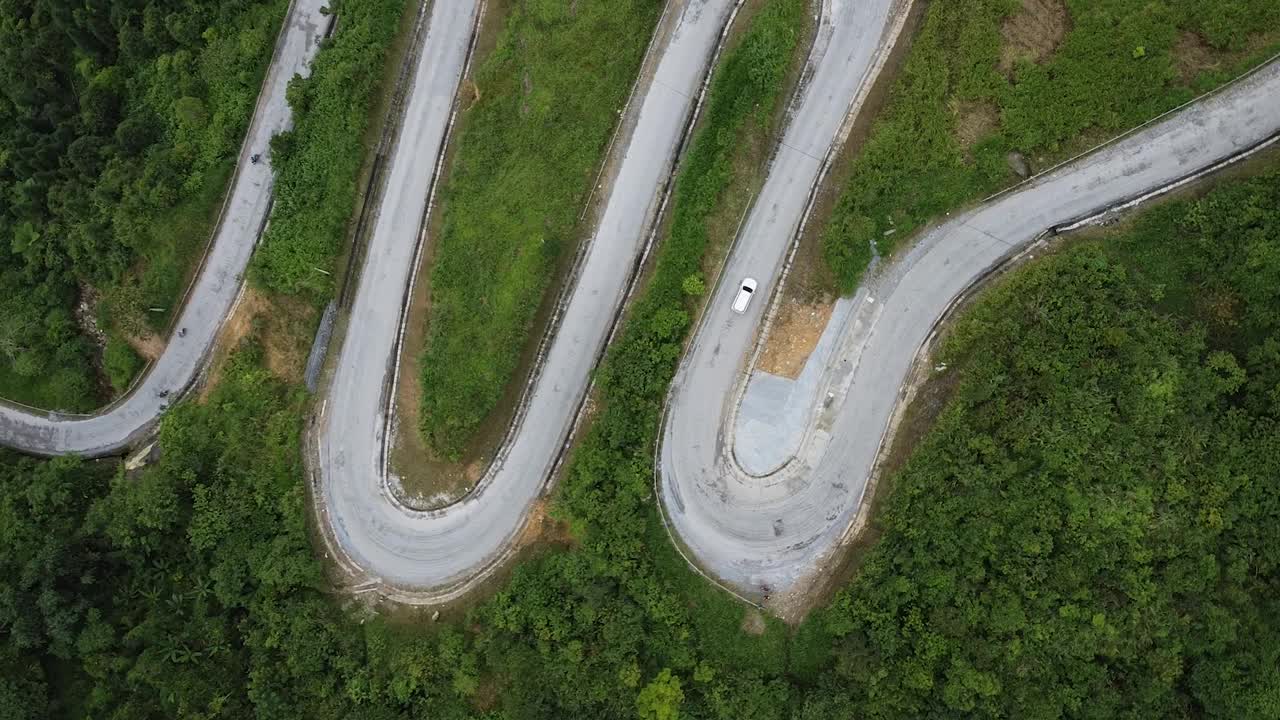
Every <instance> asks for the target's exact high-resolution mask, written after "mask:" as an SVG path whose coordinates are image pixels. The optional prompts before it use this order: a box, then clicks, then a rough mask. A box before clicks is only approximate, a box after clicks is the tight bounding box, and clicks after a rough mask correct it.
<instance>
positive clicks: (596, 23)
mask: <svg viewBox="0 0 1280 720" xmlns="http://www.w3.org/2000/svg"><path fill="white" fill-rule="evenodd" d="M661 9H662V3H661V2H658V1H657V0H579V1H578V2H572V3H570V2H537V3H517V4H513V5H512V7H511V9H510V10H509V15H508V17H507V18H506V24H505V26H504V28H503V30H502V35H501V36H500V38H499V40H498V44H497V47H495V48H494V50H493V51H492V53H491V54H490V55H489V57H488V58H487V59H486V60H485V61H484V62H483V63H482V65H481V66H480V68H479V70H478V71H477V73H476V78H475V91H476V92H475V97H474V98H472V100H473V101H474V106H472V107H471V109H470V110H469V111H468V112H467V114H466V115H465V116H464V117H463V118H462V121H461V123H460V125H459V128H458V133H457V150H456V158H455V159H454V161H453V162H452V164H451V167H450V168H449V176H448V178H447V180H446V181H445V183H444V185H443V186H442V188H441V193H440V202H441V207H440V219H441V224H440V232H439V237H438V238H436V239H435V240H434V247H433V254H434V259H433V265H432V267H431V268H430V293H431V310H430V316H429V319H428V323H429V326H428V331H427V339H426V343H425V347H424V349H423V351H422V357H421V361H420V364H421V382H422V395H423V399H422V411H421V414H422V417H421V419H420V420H421V423H420V424H421V428H422V432H423V434H424V436H425V437H426V439H427V441H428V443H429V444H430V446H431V447H432V448H433V449H435V450H436V452H438V453H440V454H441V455H442V456H445V457H451V458H454V457H457V456H459V455H460V454H461V452H462V450H463V448H464V446H465V444H466V442H467V440H469V439H470V437H471V435H472V434H473V433H474V432H475V429H476V427H477V425H479V423H480V422H481V421H482V420H483V419H484V417H485V416H486V415H487V414H488V413H489V412H490V411H492V410H493V409H494V407H495V406H496V405H497V403H498V400H499V398H500V397H501V395H502V392H503V389H504V388H505V387H506V385H507V383H508V382H509V381H510V380H511V376H512V373H514V372H515V369H516V366H517V364H518V363H519V359H520V354H521V350H522V348H523V347H524V345H525V340H526V338H527V337H528V334H529V330H530V327H531V324H532V323H533V319H534V315H535V313H536V312H537V309H538V306H539V304H540V303H541V302H542V298H543V294H544V293H545V292H546V289H547V287H548V285H549V284H550V282H551V278H552V277H553V275H554V274H555V272H556V267H557V262H558V260H560V258H561V255H562V254H563V253H565V252H573V250H574V248H575V247H577V243H578V241H579V238H578V237H576V236H575V233H578V232H581V231H582V229H581V228H580V227H579V223H578V217H579V215H580V214H581V211H582V207H583V204H584V203H586V201H587V196H588V194H589V193H590V191H591V188H592V182H593V180H594V178H595V174H596V170H597V169H598V168H599V166H600V161H601V157H602V155H603V153H604V150H605V146H606V144H607V143H608V141H609V133H610V131H612V130H613V128H614V126H615V125H616V124H617V122H618V114H617V111H618V108H620V107H621V106H622V104H623V102H624V101H625V100H626V96H627V92H628V91H629V90H630V89H631V85H632V83H633V81H634V80H635V76H636V72H637V71H638V68H639V66H640V59H641V56H642V55H643V53H644V49H645V46H646V45H647V43H648V41H649V37H650V36H651V35H652V33H653V28H654V23H655V21H656V20H657V17H658V13H659V11H660V10H661Z"/></svg>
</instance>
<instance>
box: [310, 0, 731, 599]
mask: <svg viewBox="0 0 1280 720" xmlns="http://www.w3.org/2000/svg"><path fill="white" fill-rule="evenodd" d="M732 7H733V2H732V1H731V0H683V1H680V0H677V1H676V2H673V3H671V5H670V7H669V8H668V11H667V15H666V16H664V21H663V22H662V23H661V25H660V29H659V35H658V38H657V41H656V44H655V46H654V48H653V50H652V52H651V54H650V60H649V61H648V62H647V65H646V71H647V72H650V73H652V79H651V81H643V82H641V84H640V85H639V86H638V88H637V93H638V96H637V98H636V100H637V102H636V103H633V106H632V107H633V108H635V110H634V112H635V113H636V114H635V116H634V128H633V129H632V130H631V132H630V135H629V136H624V137H622V138H620V139H619V143H618V152H619V153H620V156H621V162H620V164H618V166H617V170H616V175H615V176H614V177H613V178H612V181H611V182H610V181H609V179H608V178H606V180H605V183H604V188H605V190H606V192H607V199H606V200H605V204H604V208H603V211H602V212H601V214H600V216H599V221H598V225H597V230H596V232H595V235H594V237H592V238H591V239H590V245H589V246H588V247H587V249H586V254H585V255H584V256H583V257H582V258H581V260H580V266H579V268H578V272H577V273H576V285H575V286H574V288H573V290H572V292H571V294H570V296H569V297H568V299H567V302H566V303H565V304H564V306H563V307H562V309H561V314H560V319H559V326H558V327H559V331H558V332H557V333H556V335H555V338H554V340H553V341H552V342H551V344H550V346H549V348H548V349H547V350H546V355H545V356H544V358H543V360H542V362H541V365H540V368H539V370H538V372H537V375H536V377H535V379H534V380H533V385H532V386H531V388H530V390H529V392H528V394H527V396H526V399H525V402H524V404H523V407H522V409H521V411H520V413H519V417H518V420H517V422H518V425H517V431H516V432H514V433H512V434H511V436H510V437H509V438H508V439H507V441H506V442H505V443H504V445H503V446H502V448H501V449H500V451H499V453H498V455H497V459H496V460H495V462H494V463H493V464H492V465H491V466H490V467H489V468H488V470H487V472H486V474H485V475H484V477H483V478H482V479H481V480H480V481H479V482H478V483H477V485H476V488H475V489H474V490H473V491H472V492H471V493H470V494H469V495H468V496H467V497H466V498H464V499H462V500H460V501H459V502H457V503H454V504H452V505H449V506H447V507H444V508H442V509H439V510H435V511H430V512H420V511H414V510H412V509H410V508H407V507H405V506H404V505H402V504H401V503H399V502H398V501H397V500H396V498H395V496H394V495H393V493H392V492H391V490H390V488H389V486H388V482H387V479H386V477H385V476H384V474H383V471H384V463H383V462H382V453H383V441H384V438H385V433H386V432H387V423H386V417H384V408H385V396H384V392H385V389H386V388H387V387H388V386H389V385H390V379H391V375H392V373H393V372H394V370H393V368H392V367H391V364H390V363H391V362H393V361H394V357H395V353H394V352H393V347H394V344H395V341H396V336H397V333H398V332H399V329H400V315H399V309H400V306H401V302H402V300H403V298H404V294H405V287H406V284H407V283H408V282H409V280H410V276H411V274H412V272H413V267H412V266H413V261H414V253H415V241H416V238H417V231H418V228H419V226H420V221H421V219H422V216H423V209H424V207H425V206H426V203H427V197H428V195H429V193H430V187H429V185H430V178H429V174H430V173H429V171H430V168H431V167H432V166H433V165H434V164H435V162H436V159H437V156H438V154H439V153H440V151H441V147H442V143H443V139H444V136H445V131H446V126H447V123H448V117H449V113H450V110H451V103H452V100H453V97H454V92H455V89H456V87H457V84H458V76H459V73H460V71H461V68H462V67H463V64H464V57H465V55H466V47H465V46H466V39H467V36H468V28H469V26H470V24H471V23H472V22H473V15H474V12H475V2H474V0H451V1H450V2H447V3H445V2H437V3H435V5H434V8H433V10H432V17H431V20H430V25H429V26H428V35H427V38H426V41H425V45H424V51H423V53H422V60H421V63H420V65H419V67H418V69H417V71H416V72H417V80H416V81H415V83H414V91H413V94H412V96H411V97H410V98H409V101H408V105H407V111H406V113H405V117H404V121H403V122H404V125H403V130H402V132H401V137H400V141H399V144H398V145H397V147H396V148H395V151H394V153H393V154H392V159H391V166H390V170H389V172H390V175H389V179H388V183H387V187H388V191H387V193H386V197H385V198H383V200H382V205H381V207H380V210H379V216H378V220H377V224H376V227H375V229H374V233H373V236H372V237H371V239H370V243H369V251H368V257H367V260H366V263H365V266H364V268H363V272H362V275H361V279H360V284H359V289H358V290H357V294H356V297H355V301H354V305H353V308H352V311H351V316H350V322H349V325H348V330H347V335H346V338H345V340H344V342H343V344H342V348H341V351H340V355H339V358H338V361H337V368H336V370H335V372H334V375H333V377H332V379H331V381H330V383H329V388H330V390H329V391H328V395H327V398H326V399H324V400H323V401H322V407H323V410H322V412H321V417H320V419H319V421H318V427H317V429H316V431H315V443H314V452H315V454H316V456H315V462H314V466H315V478H314V485H315V487H314V492H315V496H316V499H317V512H318V513H319V517H320V518H321V523H320V524H321V526H322V528H324V529H325V534H326V540H327V542H328V544H329V548H330V550H331V554H334V556H335V558H336V559H337V560H338V561H339V562H340V563H342V564H343V565H344V566H345V567H346V568H347V569H348V570H349V571H350V572H351V573H352V574H353V576H355V578H356V579H357V582H369V581H372V582H373V584H374V585H376V586H379V587H380V588H381V590H382V591H383V592H384V593H385V594H387V595H390V596H393V597H396V598H397V599H400V600H402V601H405V602H431V601H438V600H443V599H447V598H449V597H452V596H454V595H456V594H458V593H460V592H463V591H465V589H466V588H468V587H469V586H470V585H471V584H472V583H473V582H474V581H475V580H477V579H479V578H481V577H484V575H485V574H486V571H487V570H488V569H489V568H492V567H493V566H494V565H495V563H497V562H498V561H500V560H501V559H502V558H503V557H505V556H506V554H507V553H508V552H509V549H510V546H511V541H512V539H513V538H514V537H515V536H516V535H517V534H518V533H519V532H520V530H521V529H522V528H523V526H524V521H525V519H526V518H527V516H528V513H529V510H530V508H531V507H532V504H533V502H534V500H535V499H536V498H537V497H538V496H539V494H540V493H541V492H542V490H543V488H544V486H545V484H546V482H547V480H548V477H549V475H550V474H551V471H552V468H553V466H554V464H555V462H556V460H557V458H558V457H559V455H560V451H561V448H562V446H563V444H564V442H565V439H566V437H567V436H568V434H569V431H570V429H571V426H572V424H573V422H574V419H575V417H576V415H577V410H578V407H579V405H580V403H581V401H582V399H583V397H584V395H585V392H586V390H587V387H588V382H589V380H590V373H591V370H592V368H593V367H594V365H595V362H596V358H597V357H598V355H599V352H600V351H601V349H602V347H603V345H604V343H605V341H606V339H607V336H608V333H609V330H610V326H611V324H612V321H613V318H614V316H615V314H616V313H617V311H618V309H619V307H620V306H621V303H622V302H623V299H624V296H625V293H626V285H627V280H628V277H629V275H630V272H631V269H632V267H633V266H634V264H635V262H636V259H637V258H638V256H639V254H640V253H641V252H642V250H643V248H644V244H645V242H646V240H647V238H648V229H649V227H650V226H651V224H652V222H653V219H654V217H655V215H656V213H657V210H658V206H659V204H660V201H661V198H662V192H661V191H662V189H663V186H664V184H665V181H666V180H667V178H668V177H669V176H670V174H671V170H672V165H673V162H674V159H675V155H676V152H677V150H678V147H679V144H680V140H681V137H682V135H683V133H684V130H685V127H686V125H687V120H688V118H689V115H690V113H691V111H692V108H693V106H694V101H695V98H696V97H697V96H698V94H699V91H700V88H701V87H702V85H703V80H704V76H705V74H706V72H707V69H708V66H709V64H710V59H711V56H712V54H713V51H714V49H715V47H716V46H717V43H718V40H719V38H720V36H721V31H722V29H723V27H724V25H725V22H726V20H727V18H728V16H729V14H730V12H731V11H732ZM630 120H631V118H627V119H624V122H627V121H630ZM426 242H428V243H429V242H431V238H429V237H428V238H427V239H426ZM409 371H410V372H412V370H409ZM412 420H413V419H412V418H411V419H409V421H410V422H412Z"/></svg>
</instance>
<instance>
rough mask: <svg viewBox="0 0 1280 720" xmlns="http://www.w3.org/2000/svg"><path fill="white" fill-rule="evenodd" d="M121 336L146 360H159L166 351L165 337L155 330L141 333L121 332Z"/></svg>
mask: <svg viewBox="0 0 1280 720" xmlns="http://www.w3.org/2000/svg"><path fill="white" fill-rule="evenodd" d="M120 337H121V339H123V340H124V341H125V342H127V343H129V347H131V348H133V351H134V352H136V353H138V354H139V355H141V356H142V358H143V359H144V360H151V361H154V360H157V359H159V357H160V354H161V353H163V352H164V347H165V341H164V338H162V337H160V336H159V335H157V334H155V333H153V332H146V331H144V333H143V334H141V335H131V334H126V333H121V334H120Z"/></svg>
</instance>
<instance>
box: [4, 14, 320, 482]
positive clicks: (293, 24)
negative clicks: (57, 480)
mask: <svg viewBox="0 0 1280 720" xmlns="http://www.w3.org/2000/svg"><path fill="white" fill-rule="evenodd" d="M324 7H325V0H293V4H292V5H290V6H289V11H288V15H287V16H286V19H285V25H284V28H283V29H282V30H281V32H280V36H279V38H278V39H277V41H276V47H275V52H274V55H273V56H272V59H271V64H270V66H269V67H268V69H267V76H266V79H265V80H264V81H263V86H262V91H261V92H260V93H259V96H258V104H257V107H256V108H255V110H254V114H253V119H252V121H251V122H250V125H249V129H248V131H247V133H246V139H245V142H244V144H243V145H242V146H241V148H240V157H239V161H238V164H237V166H236V172H235V177H234V178H233V180H232V185H231V190H230V193H229V195H228V196H227V199H226V201H225V204H224V205H223V208H222V214H221V217H220V219H219V223H218V227H217V229H216V230H215V232H214V236H213V239H212V242H211V243H210V245H209V248H208V251H207V253H206V255H205V258H204V262H203V265H202V266H201V268H200V274H199V277H198V278H197V280H196V282H195V284H194V285H193V286H192V287H191V288H190V291H189V293H188V295H187V297H186V303H185V305H184V306H183V308H182V313H181V315H179V317H178V321H177V323H175V326H174V327H176V328H186V333H185V334H183V335H182V336H181V337H179V335H178V334H177V333H174V334H173V336H172V337H170V338H169V342H168V345H167V346H166V347H165V350H164V353H163V354H162V355H161V356H160V358H159V359H158V360H157V361H156V362H155V363H154V364H153V365H152V367H151V368H150V369H149V370H148V372H147V374H146V376H145V377H144V378H142V380H141V381H140V382H138V383H137V385H136V386H135V387H134V389H133V391H132V392H131V393H130V394H129V395H127V396H125V397H124V398H122V399H121V400H119V401H118V402H116V403H114V404H112V405H110V406H108V407H106V408H104V409H102V410H100V411H98V412H97V413H94V414H92V415H69V414H65V413H56V412H47V411H42V410H37V409H35V408H29V407H23V406H19V405H16V404H12V403H0V445H5V446H8V447H11V448H15V449H18V450H21V451H23V452H26V453H31V454H34V455H63V454H68V453H77V454H80V455H85V456H88V457H97V456H102V455H110V454H113V453H118V452H121V451H123V450H125V449H127V448H129V447H131V446H132V445H133V444H135V443H136V442H138V441H140V440H143V439H145V438H146V437H147V436H148V435H149V434H150V433H151V431H152V430H153V428H154V427H155V424H156V422H157V421H158V420H159V418H160V415H161V414H162V413H163V411H164V409H165V408H166V407H167V406H168V403H170V402H172V401H174V400H175V399H176V398H177V397H178V396H179V395H181V394H182V393H183V391H185V390H186V389H187V388H189V387H191V386H192V385H193V384H194V382H195V381H196V379H197V378H198V377H199V375H200V373H201V371H203V370H204V368H205V366H206V364H207V362H208V358H209V356H210V354H211V351H212V350H213V346H214V342H215V341H216V339H217V337H218V331H219V330H220V329H221V327H222V324H223V322H224V321H225V320H226V318H227V317H228V316H229V315H230V313H231V310H232V308H233V307H234V305H235V303H236V300H237V299H238V298H239V296H240V291H241V287H242V285H243V283H242V279H243V275H244V271H245V268H246V267H248V264H249V258H250V257H251V256H252V255H253V248H254V246H255V245H256V244H257V241H258V237H259V234H260V232H261V230H262V227H263V224H264V223H265V222H266V221H267V215H268V213H270V211H271V190H272V185H273V183H274V179H273V176H272V171H271V160H270V157H268V153H267V152H266V151H267V149H268V147H269V144H270V141H271V137H272V136H274V135H276V134H277V133H279V132H282V131H284V130H287V129H288V128H289V127H290V126H291V123H292V112H291V111H290V109H289V104H288V103H287V102H286V101H285V91H286V90H287V88H288V85H289V81H290V80H291V79H293V76H294V75H295V74H300V75H306V74H308V72H309V68H310V64H311V61H312V59H314V58H315V55H316V52H317V51H318V50H319V49H320V41H321V40H322V39H323V38H324V35H325V32H326V30H327V28H328V27H329V23H331V22H333V19H334V17H333V16H330V15H326V14H325V13H323V12H321V9H322V8H324ZM255 153H261V154H262V156H263V158H262V161H261V162H258V163H252V162H250V161H249V158H250V156H251V155H253V154H255ZM162 393H163V395H164V396H163V397H162V396H161V395H162Z"/></svg>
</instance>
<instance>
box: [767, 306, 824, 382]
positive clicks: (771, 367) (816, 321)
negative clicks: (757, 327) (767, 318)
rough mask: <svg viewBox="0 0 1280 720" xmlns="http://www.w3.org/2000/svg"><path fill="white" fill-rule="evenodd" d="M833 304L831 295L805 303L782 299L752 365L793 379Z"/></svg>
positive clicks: (808, 353)
mask: <svg viewBox="0 0 1280 720" xmlns="http://www.w3.org/2000/svg"><path fill="white" fill-rule="evenodd" d="M834 307H835V301H834V299H833V298H826V299H824V301H819V302H814V303H805V302H801V301H799V300H797V299H795V298H786V299H784V300H783V301H782V304H781V306H780V307H779V308H778V316H777V318H775V319H774V321H773V326H772V327H771V328H769V335H768V337H767V338H766V339H765V345H764V349H763V350H762V351H761V353H760V359H759V361H758V362H757V363H756V366H757V367H758V368H759V369H760V370H763V371H764V372H767V373H770V374H773V375H780V376H782V377H786V378H791V379H793V380H794V379H795V378H797V377H799V375H800V371H801V370H803V369H804V364H805V361H807V360H808V359H809V355H811V354H812V353H813V349H814V348H815V347H817V345H818V340H819V339H820V338H821V337H822V332H823V331H824V330H826V328H827V322H828V321H829V320H830V319H831V311H832V309H833V308H834Z"/></svg>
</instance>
